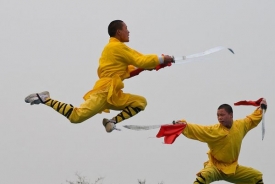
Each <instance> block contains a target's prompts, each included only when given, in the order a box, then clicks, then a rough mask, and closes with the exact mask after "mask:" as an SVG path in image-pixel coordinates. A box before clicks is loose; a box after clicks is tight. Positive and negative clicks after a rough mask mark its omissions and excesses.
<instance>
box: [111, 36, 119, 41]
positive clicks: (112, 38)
mask: <svg viewBox="0 0 275 184" xmlns="http://www.w3.org/2000/svg"><path fill="white" fill-rule="evenodd" d="M109 42H120V41H119V40H118V39H117V38H115V37H110V40H109Z"/></svg>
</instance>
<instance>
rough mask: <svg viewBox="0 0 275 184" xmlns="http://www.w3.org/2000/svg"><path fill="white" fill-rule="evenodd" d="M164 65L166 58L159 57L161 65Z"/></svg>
mask: <svg viewBox="0 0 275 184" xmlns="http://www.w3.org/2000/svg"><path fill="white" fill-rule="evenodd" d="M163 63H164V57H163V56H159V64H163Z"/></svg>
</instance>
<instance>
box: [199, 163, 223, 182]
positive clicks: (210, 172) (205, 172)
mask: <svg viewBox="0 0 275 184" xmlns="http://www.w3.org/2000/svg"><path fill="white" fill-rule="evenodd" d="M222 179H223V175H222V174H221V173H220V172H219V170H218V169H217V168H216V167H215V166H212V165H210V164H209V163H207V162H206V163H205V167H204V169H202V170H201V171H200V172H199V173H198V174H197V178H196V180H195V181H194V184H209V183H211V182H213V181H219V180H222Z"/></svg>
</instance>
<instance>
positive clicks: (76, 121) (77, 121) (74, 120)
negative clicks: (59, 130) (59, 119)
mask: <svg viewBox="0 0 275 184" xmlns="http://www.w3.org/2000/svg"><path fill="white" fill-rule="evenodd" d="M69 120H70V122H71V123H73V124H78V123H82V122H83V121H82V120H80V119H69Z"/></svg>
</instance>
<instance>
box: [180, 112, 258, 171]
mask: <svg viewBox="0 0 275 184" xmlns="http://www.w3.org/2000/svg"><path fill="white" fill-rule="evenodd" d="M261 120H262V110H261V109H260V108H258V109H256V110H255V111H254V112H253V113H252V114H251V115H249V116H246V118H244V119H240V120H235V121H233V125H232V127H231V128H230V129H228V128H226V127H225V126H223V125H222V124H220V123H218V124H214V125H209V126H203V125H198V124H192V123H187V126H186V128H185V129H184V130H183V132H182V134H183V135H184V136H186V137H188V138H190V139H194V140H198V141H201V142H205V143H207V145H208V147H209V151H208V153H207V154H208V158H209V161H208V162H209V163H210V164H212V165H215V166H216V167H217V168H218V169H219V170H221V171H222V172H223V173H225V174H232V173H235V170H236V167H237V165H238V158H239V153H240V149H241V144H242V140H243V138H244V136H245V135H246V134H247V132H248V131H249V130H251V129H252V128H254V127H256V126H257V125H258V124H259V123H260V122H261Z"/></svg>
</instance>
